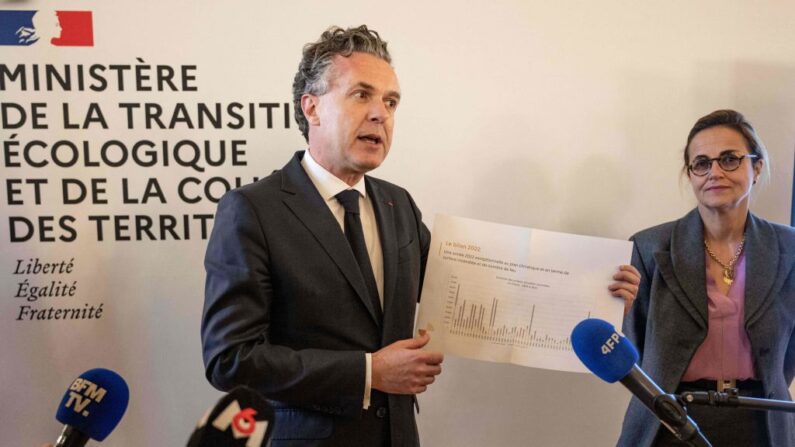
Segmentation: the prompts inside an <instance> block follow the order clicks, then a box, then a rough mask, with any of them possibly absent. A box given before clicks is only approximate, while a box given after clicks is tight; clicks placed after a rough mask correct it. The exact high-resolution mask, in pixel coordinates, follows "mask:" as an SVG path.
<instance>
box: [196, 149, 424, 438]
mask: <svg viewBox="0 0 795 447" xmlns="http://www.w3.org/2000/svg"><path fill="white" fill-rule="evenodd" d="M302 157H303V152H298V153H296V155H295V157H293V159H292V160H291V161H290V162H289V163H288V164H287V165H286V166H285V167H284V168H283V169H282V170H280V171H276V172H274V173H273V174H272V175H270V176H268V177H267V178H264V179H262V180H260V181H258V182H256V183H253V184H251V185H247V186H244V187H242V188H239V189H236V190H233V191H230V192H229V193H227V194H226V195H225V196H224V197H223V198H222V199H221V201H220V202H219V204H218V211H217V214H216V218H215V224H214V227H213V231H212V235H211V237H210V241H209V244H208V247H207V253H206V256H205V269H206V271H207V282H206V287H205V303H204V315H203V318H202V327H201V334H202V344H203V350H204V364H205V368H206V374H207V377H208V379H209V380H210V382H211V383H212V384H213V385H215V386H216V387H217V388H219V389H221V390H229V389H231V388H232V387H234V386H235V385H241V384H242V385H248V386H250V387H253V388H254V389H256V390H258V391H260V392H261V393H262V394H264V395H265V396H266V397H267V398H268V399H270V400H271V401H272V402H273V403H274V405H275V406H276V413H277V414H276V423H275V425H274V430H275V432H274V439H280V440H282V442H281V443H280V444H279V445H291V444H290V442H289V441H290V440H294V441H295V445H349V446H359V445H361V446H369V445H371V444H372V443H371V442H368V440H367V439H350V438H346V439H345V440H340V439H334V427H335V425H336V424H345V423H347V424H350V423H351V421H354V422H353V423H354V424H356V423H361V424H365V423H367V419H366V418H365V419H359V418H361V416H362V414H361V413H362V402H363V394H364V385H365V355H364V353H365V352H374V351H377V350H378V349H380V348H381V347H383V346H386V345H388V344H390V343H392V342H394V341H397V340H401V339H405V338H411V337H412V336H413V334H412V330H413V323H414V313H415V308H416V303H417V301H418V298H419V294H420V286H421V278H422V274H423V270H424V267H425V260H426V257H427V254H428V247H429V245H430V233H429V232H428V229H427V228H426V227H425V225H424V224H423V223H422V219H421V215H420V212H419V210H418V209H417V207H416V205H415V204H414V202H413V200H412V198H411V196H409V194H408V192H406V190H404V189H402V188H400V187H398V186H396V185H393V184H391V183H388V182H385V181H383V180H379V179H375V178H372V177H369V176H366V177H365V183H366V187H367V193H368V196H369V197H370V198H371V200H372V203H373V208H374V210H375V215H376V221H377V224H378V232H379V236H380V241H381V247H382V251H383V257H384V263H383V265H384V293H383V294H384V296H383V302H384V312H383V314H384V317H383V322H381V321H379V319H378V318H377V317H376V314H375V311H374V309H373V308H372V303H371V301H370V300H369V299H368V297H367V288H366V286H365V282H364V279H363V278H362V274H361V272H360V270H359V268H358V265H357V263H356V259H355V257H354V255H353V253H352V251H351V249H350V246H349V245H348V242H347V239H346V238H345V235H344V233H343V231H342V229H341V228H340V225H339V224H338V223H337V221H336V220H335V218H334V216H333V215H332V213H331V211H330V210H329V208H328V206H327V205H326V203H325V202H324V201H323V199H322V198H321V197H320V194H319V193H318V192H317V190H316V188H315V187H314V185H313V184H312V182H311V180H310V179H309V177H308V176H307V175H306V172H305V171H304V170H303V168H302V167H301V164H300V162H301V158H302ZM386 400H387V401H388V407H387V408H388V414H389V423H390V425H391V443H392V445H393V446H396V447H397V446H416V445H418V443H419V441H418V436H417V428H416V424H415V421H414V412H413V407H414V405H413V404H414V396H409V395H386ZM356 421H358V422H356ZM349 432H350V431H349ZM354 432H358V430H354ZM361 432H362V433H366V432H367V431H366V430H361Z"/></svg>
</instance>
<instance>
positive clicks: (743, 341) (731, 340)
mask: <svg viewBox="0 0 795 447" xmlns="http://www.w3.org/2000/svg"><path fill="white" fill-rule="evenodd" d="M704 256H705V257H706V256H707V255H706V254H705V255H704ZM709 262H710V261H709V259H707V263H709ZM717 280H720V281H722V279H721V278H717ZM715 281H716V278H713V277H712V276H710V274H709V270H707V299H708V309H709V325H708V328H707V338H705V339H704V342H703V343H702V344H701V346H699V347H698V350H696V353H695V355H694V356H693V358H692V359H691V360H690V365H688V367H687V371H685V375H684V376H683V377H682V381H683V382H692V381H695V380H699V379H709V380H730V379H738V380H744V379H754V378H755V375H754V360H753V355H752V353H751V340H749V339H748V333H746V331H745V325H744V323H745V255H744V254H743V255H742V256H741V257H740V259H739V260H738V261H737V267H736V269H735V277H734V282H733V283H732V285H731V286H730V287H729V292H728V294H727V295H724V294H723V293H721V292H720V291H719V290H718V287H717V284H716V282H715Z"/></svg>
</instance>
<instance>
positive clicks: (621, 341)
mask: <svg viewBox="0 0 795 447" xmlns="http://www.w3.org/2000/svg"><path fill="white" fill-rule="evenodd" d="M571 345H572V347H573V348H574V353H575V354H577V357H578V358H579V359H580V361H581V362H582V363H583V364H584V365H585V367H586V368H588V369H589V370H590V371H591V372H592V373H594V374H595V375H596V376H597V377H599V378H600V379H602V380H604V381H605V382H610V383H613V382H616V381H618V380H620V379H622V378H624V377H626V375H627V374H629V372H630V371H631V370H632V367H633V366H634V365H635V364H636V363H637V362H638V359H639V357H640V356H639V355H638V350H637V349H635V346H633V345H632V343H631V342H630V341H629V340H628V339H627V338H626V337H624V336H623V335H621V334H619V333H618V331H616V328H615V327H614V326H613V325H612V324H610V323H608V322H607V321H604V320H600V319H598V318H588V319H587V320H583V321H581V322H579V323H578V324H577V326H575V327H574V330H573V331H572V332H571Z"/></svg>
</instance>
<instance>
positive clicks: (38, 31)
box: [0, 10, 94, 47]
mask: <svg viewBox="0 0 795 447" xmlns="http://www.w3.org/2000/svg"><path fill="white" fill-rule="evenodd" d="M0 45H13V46H30V45H54V46H56V47H93V46H94V22H93V18H92V15H91V11H19V10H13V11H10V10H3V11H0Z"/></svg>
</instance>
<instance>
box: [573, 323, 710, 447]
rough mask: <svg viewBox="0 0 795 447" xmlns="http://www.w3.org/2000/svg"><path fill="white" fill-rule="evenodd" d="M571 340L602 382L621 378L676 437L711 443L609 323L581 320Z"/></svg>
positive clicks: (700, 446) (701, 445)
mask: <svg viewBox="0 0 795 447" xmlns="http://www.w3.org/2000/svg"><path fill="white" fill-rule="evenodd" d="M571 344H572V347H573V348H574V352H575V353H576V354H577V357H578V358H579V359H580V361H581V362H582V363H583V364H584V365H585V366H586V367H587V368H588V369H589V370H590V371H591V372H592V373H594V374H595V375H596V376H598V377H599V378H600V379H602V380H604V381H605V382H609V383H615V382H617V381H620V382H621V384H622V385H624V386H625V387H626V388H627V389H628V390H629V391H630V392H631V393H632V394H633V395H634V396H635V397H637V398H638V400H640V401H641V402H642V403H643V405H645V406H646V408H648V409H649V410H651V412H652V413H654V414H655V416H657V418H658V419H659V420H660V422H662V424H663V425H664V426H665V427H666V428H668V430H669V431H670V432H671V433H673V434H674V436H676V437H677V439H679V440H680V441H684V442H687V443H689V444H690V445H692V446H695V447H711V444H710V443H709V441H707V438H705V437H704V435H703V434H702V433H701V431H699V429H698V426H697V425H696V423H695V422H693V419H691V418H690V417H689V416H688V415H687V412H686V411H685V409H684V407H682V405H681V404H680V403H679V401H678V400H677V399H676V398H675V397H674V396H673V395H671V394H666V393H665V392H664V391H663V390H662V389H661V388H660V387H659V386H658V385H657V384H656V383H654V381H653V380H652V379H651V378H650V377H649V376H648V375H646V373H645V372H643V370H642V369H640V367H639V366H638V364H637V362H638V359H639V358H640V356H639V355H638V350H637V349H635V346H633V345H632V343H631V342H630V341H629V340H628V339H627V338H626V337H624V336H623V335H621V334H619V333H618V332H617V331H616V329H615V327H613V325H612V324H610V323H608V322H607V321H604V320H599V319H596V318H589V319H587V320H583V321H581V322H580V323H579V324H577V326H576V327H575V328H574V330H573V331H572V333H571Z"/></svg>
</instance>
